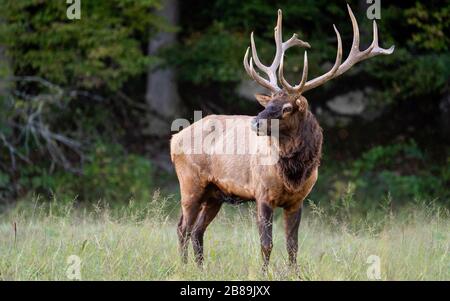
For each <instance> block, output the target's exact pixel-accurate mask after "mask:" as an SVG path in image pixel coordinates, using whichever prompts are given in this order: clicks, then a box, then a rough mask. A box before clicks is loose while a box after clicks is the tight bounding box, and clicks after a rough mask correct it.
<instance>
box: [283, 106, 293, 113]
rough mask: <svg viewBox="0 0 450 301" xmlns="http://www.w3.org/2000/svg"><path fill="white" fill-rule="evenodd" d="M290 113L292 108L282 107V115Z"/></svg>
mask: <svg viewBox="0 0 450 301" xmlns="http://www.w3.org/2000/svg"><path fill="white" fill-rule="evenodd" d="M291 112H292V106H285V107H283V114H287V113H291Z"/></svg>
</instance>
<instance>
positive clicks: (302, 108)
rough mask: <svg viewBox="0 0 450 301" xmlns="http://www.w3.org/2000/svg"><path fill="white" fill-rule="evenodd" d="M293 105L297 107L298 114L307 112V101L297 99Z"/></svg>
mask: <svg viewBox="0 0 450 301" xmlns="http://www.w3.org/2000/svg"><path fill="white" fill-rule="evenodd" d="M295 104H296V105H297V106H298V110H299V111H300V112H306V111H307V110H308V101H307V100H306V98H304V97H303V96H300V97H299V98H297V100H296V101H295Z"/></svg>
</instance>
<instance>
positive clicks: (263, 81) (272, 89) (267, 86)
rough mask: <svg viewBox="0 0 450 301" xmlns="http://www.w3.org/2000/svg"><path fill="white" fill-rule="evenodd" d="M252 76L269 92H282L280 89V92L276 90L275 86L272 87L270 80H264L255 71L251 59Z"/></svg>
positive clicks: (251, 59)
mask: <svg viewBox="0 0 450 301" xmlns="http://www.w3.org/2000/svg"><path fill="white" fill-rule="evenodd" d="M249 70H250V75H251V77H252V78H253V79H254V80H255V81H256V82H257V83H258V84H260V85H261V86H263V87H264V88H267V89H269V90H271V91H272V92H278V91H279V90H280V88H278V86H277V88H278V90H275V89H274V88H275V87H274V86H273V85H272V83H271V82H269V81H268V80H266V79H264V78H263V77H261V76H260V75H259V74H258V72H256V71H255V69H254V68H253V58H250V68H249Z"/></svg>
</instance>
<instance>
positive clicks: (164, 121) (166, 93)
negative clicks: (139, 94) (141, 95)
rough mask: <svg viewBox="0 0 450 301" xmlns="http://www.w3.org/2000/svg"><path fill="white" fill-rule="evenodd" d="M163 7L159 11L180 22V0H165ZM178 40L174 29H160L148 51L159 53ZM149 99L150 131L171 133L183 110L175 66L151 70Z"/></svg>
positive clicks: (148, 81) (175, 23) (150, 42)
mask: <svg viewBox="0 0 450 301" xmlns="http://www.w3.org/2000/svg"><path fill="white" fill-rule="evenodd" d="M162 3H163V8H162V9H161V10H160V11H158V12H157V14H158V15H159V16H161V17H163V18H165V19H166V20H167V21H168V22H169V23H170V24H171V25H174V26H176V25H177V23H178V0H163V2H162ZM175 40H176V34H175V33H174V32H160V33H158V34H157V35H156V36H154V37H152V38H151V39H150V41H149V44H148V54H149V55H156V54H157V53H158V51H159V50H161V49H162V48H164V47H167V46H170V45H171V44H173V43H174V42H175ZM146 101H147V104H148V107H149V110H150V115H151V116H150V120H149V125H150V128H149V134H150V135H154V136H159V137H162V136H167V135H170V124H171V122H172V120H173V118H174V117H175V115H176V114H177V112H179V108H180V97H179V95H178V87H177V83H176V76H175V72H174V70H173V69H171V68H167V67H161V66H156V67H153V68H151V69H150V70H149V72H148V78H147V92H146Z"/></svg>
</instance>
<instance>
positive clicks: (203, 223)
mask: <svg viewBox="0 0 450 301" xmlns="http://www.w3.org/2000/svg"><path fill="white" fill-rule="evenodd" d="M221 206H222V201H220V200H217V199H209V200H208V201H207V202H206V203H204V204H203V207H202V211H200V214H199V215H198V218H197V221H196V223H195V226H194V229H193V231H192V237H191V238H192V246H193V248H194V254H195V261H196V262H197V264H198V265H199V267H201V266H202V264H203V236H204V234H205V231H206V228H207V227H208V225H209V224H210V223H211V222H212V220H213V219H214V218H215V217H216V215H217V213H218V212H219V210H220V207H221Z"/></svg>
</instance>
